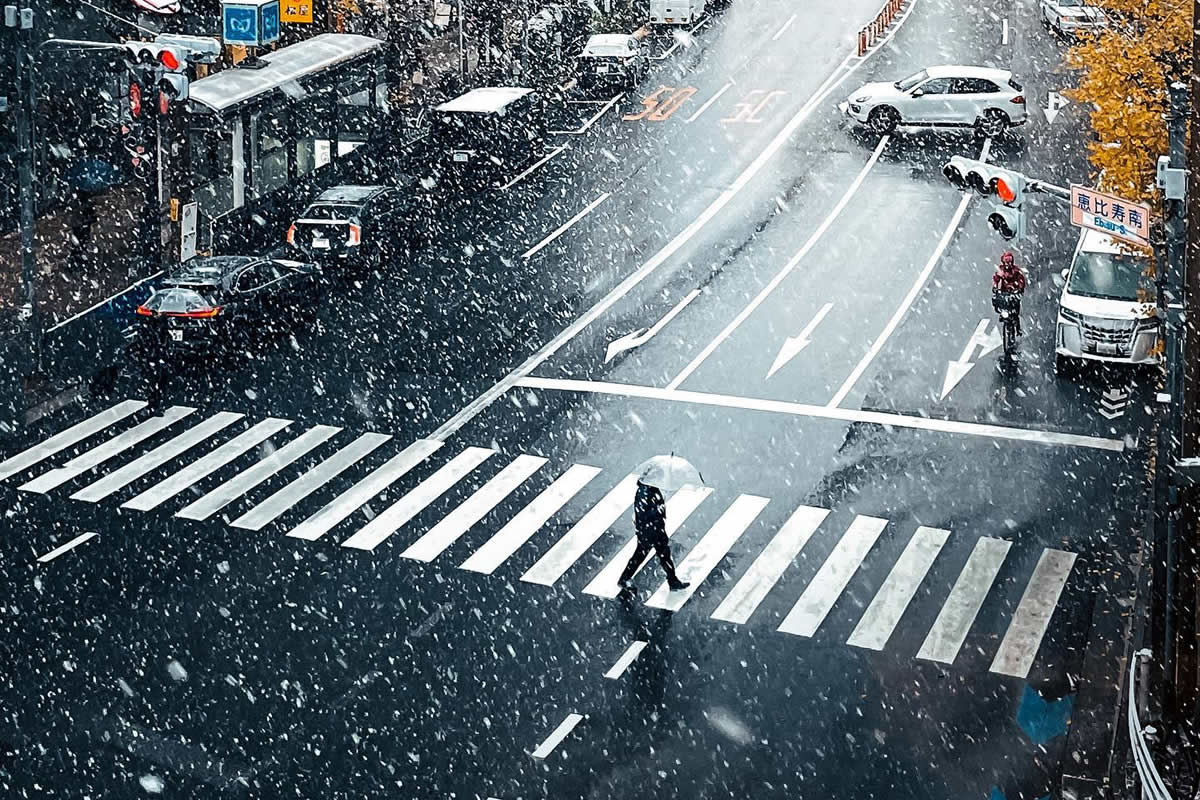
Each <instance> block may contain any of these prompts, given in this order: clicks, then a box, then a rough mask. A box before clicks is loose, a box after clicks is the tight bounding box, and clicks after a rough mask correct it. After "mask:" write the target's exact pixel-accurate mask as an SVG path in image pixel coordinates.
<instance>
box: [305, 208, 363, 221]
mask: <svg viewBox="0 0 1200 800" xmlns="http://www.w3.org/2000/svg"><path fill="white" fill-rule="evenodd" d="M357 213H358V207H357V206H340V205H319V206H309V208H308V210H307V211H305V212H304V215H303V217H302V218H303V219H334V220H343V221H345V220H350V219H353V218H354V216H355V215H356V214H357Z"/></svg>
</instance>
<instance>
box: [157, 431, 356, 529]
mask: <svg viewBox="0 0 1200 800" xmlns="http://www.w3.org/2000/svg"><path fill="white" fill-rule="evenodd" d="M341 430H342V429H341V428H337V427H334V426H332V425H315V426H313V427H312V428H309V429H308V430H307V431H305V432H304V433H303V434H301V435H300V436H298V437H296V438H295V439H293V440H292V441H290V442H288V443H287V444H285V445H284V446H283V447H281V448H279V449H278V450H276V451H275V452H274V453H272V454H271V455H269V456H267V457H266V458H264V459H263V460H262V461H259V462H258V463H257V464H255V465H254V466H252V467H250V468H249V469H247V470H244V471H243V472H239V473H238V474H237V475H234V476H233V477H232V478H230V479H229V480H227V481H225V482H224V483H222V484H221V485H220V486H218V487H216V488H215V489H213V490H212V491H211V492H209V493H208V494H206V495H204V496H203V497H201V498H199V499H198V500H196V501H195V502H193V503H191V504H189V505H187V506H184V507H183V508H182V509H180V511H179V512H178V513H176V514H175V516H177V517H181V518H183V519H195V520H203V519H208V518H209V517H210V516H212V515H213V514H215V513H216V512H218V511H220V510H221V509H222V508H224V507H225V506H227V505H229V504H230V503H232V502H233V501H234V500H236V499H238V498H239V497H242V496H244V495H245V494H246V493H247V492H249V491H250V490H251V489H253V488H254V487H255V486H258V485H259V484H261V483H262V482H263V481H265V480H267V479H268V478H270V477H271V476H272V475H275V474H277V473H278V472H279V471H280V470H281V469H283V468H284V467H286V466H288V465H289V464H291V463H293V462H294V461H296V459H298V458H301V457H303V456H304V455H305V454H306V453H308V452H310V451H311V450H313V449H314V448H316V447H317V446H318V445H321V444H324V443H325V442H326V441H328V440H329V439H331V438H332V437H334V436H335V435H337V434H338V433H340V432H341Z"/></svg>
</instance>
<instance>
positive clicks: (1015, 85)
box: [1008, 77, 1025, 92]
mask: <svg viewBox="0 0 1200 800" xmlns="http://www.w3.org/2000/svg"><path fill="white" fill-rule="evenodd" d="M1008 85H1009V86H1011V87H1012V88H1014V89H1016V90H1017V91H1018V92H1022V91H1024V90H1025V87H1024V86H1022V85H1021V84H1020V83H1018V82H1017V79H1016V78H1012V77H1010V78H1009V79H1008Z"/></svg>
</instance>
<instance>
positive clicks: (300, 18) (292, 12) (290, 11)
mask: <svg viewBox="0 0 1200 800" xmlns="http://www.w3.org/2000/svg"><path fill="white" fill-rule="evenodd" d="M279 21H280V22H299V23H301V24H304V25H311V24H312V21H313V4H312V0H283V5H281V6H280V7H279Z"/></svg>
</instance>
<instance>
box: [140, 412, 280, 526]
mask: <svg viewBox="0 0 1200 800" xmlns="http://www.w3.org/2000/svg"><path fill="white" fill-rule="evenodd" d="M291 424H292V421H291V420H290V419H276V418H275V417H267V418H266V419H264V420H263V421H262V422H259V423H257V424H255V425H253V426H251V427H249V428H247V429H246V430H244V431H242V432H241V433H239V434H238V435H237V436H235V437H233V438H232V439H230V440H229V441H228V442H225V444H223V445H221V446H220V447H218V448H217V449H215V450H213V451H212V452H211V453H209V454H208V455H206V456H203V457H202V458H199V459H197V460H196V461H193V462H192V463H191V464H189V465H187V466H186V467H184V468H183V469H181V470H179V471H178V472H176V473H175V474H174V475H171V476H169V477H166V478H163V479H162V480H161V481H159V482H158V483H156V484H154V485H153V486H151V487H150V488H149V489H146V490H145V491H144V492H142V493H141V494H139V495H138V496H137V497H134V498H133V499H131V500H127V501H126V502H124V503H122V504H121V508H131V509H133V510H134V511H149V510H150V509H152V508H154V507H156V506H158V505H159V504H161V503H164V502H166V501H167V500H169V499H170V498H172V497H174V496H175V495H177V494H179V493H180V492H182V491H183V490H184V489H186V488H188V487H189V486H192V485H193V484H195V483H198V482H200V481H202V480H204V479H205V478H207V477H208V476H209V475H211V474H213V473H214V472H216V471H217V470H219V469H220V468H221V467H223V466H225V465H226V464H228V463H230V462H232V461H234V460H235V459H237V458H239V457H241V456H242V455H243V454H244V453H246V452H248V451H250V450H252V449H254V448H255V447H258V446H259V445H260V444H262V443H263V442H265V441H266V440H267V439H269V438H271V437H272V436H274V435H275V434H277V433H279V432H280V431H281V430H283V429H284V428H286V427H287V426H288V425H291Z"/></svg>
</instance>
